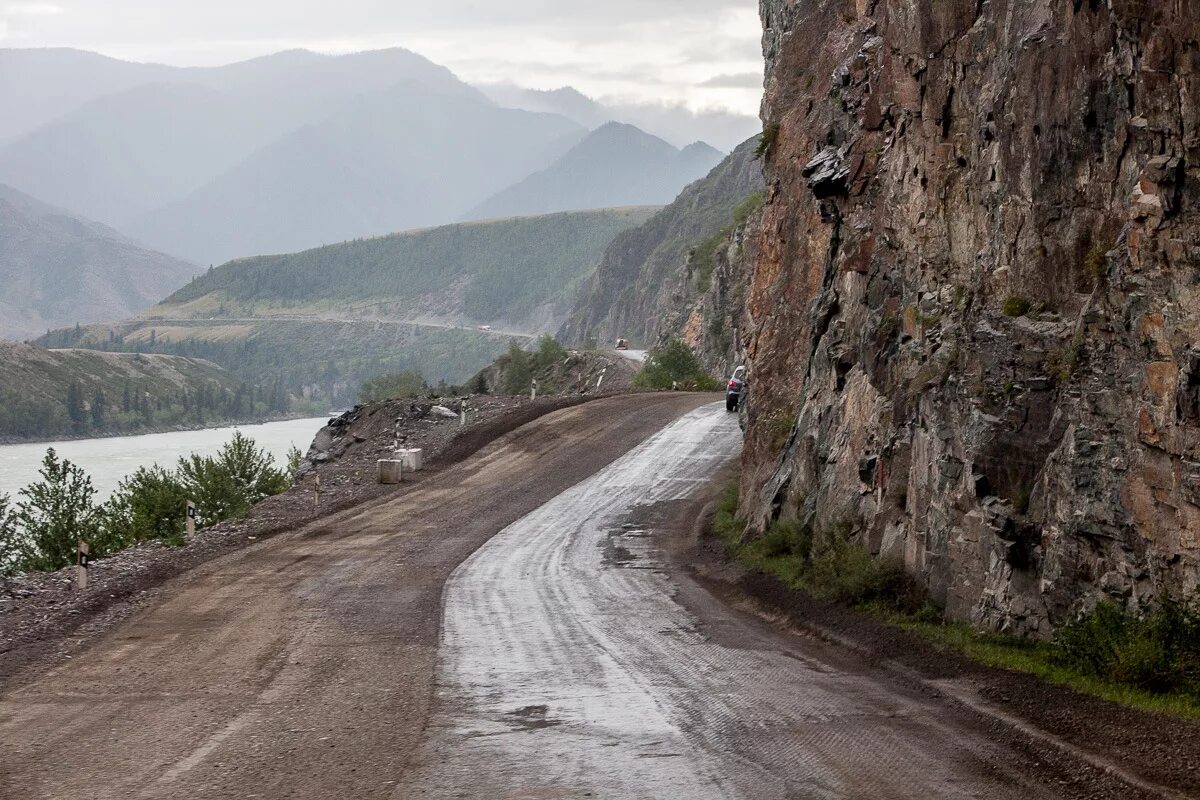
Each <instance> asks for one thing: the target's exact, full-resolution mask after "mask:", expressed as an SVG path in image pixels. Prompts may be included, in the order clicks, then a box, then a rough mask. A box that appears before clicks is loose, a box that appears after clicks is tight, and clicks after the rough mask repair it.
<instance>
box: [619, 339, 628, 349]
mask: <svg viewBox="0 0 1200 800" xmlns="http://www.w3.org/2000/svg"><path fill="white" fill-rule="evenodd" d="M617 349H618V350H628V349H629V340H628V339H617Z"/></svg>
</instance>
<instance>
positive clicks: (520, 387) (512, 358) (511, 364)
mask: <svg viewBox="0 0 1200 800" xmlns="http://www.w3.org/2000/svg"><path fill="white" fill-rule="evenodd" d="M501 366H502V368H503V373H504V378H503V381H502V383H503V384H504V385H503V390H504V394H525V393H527V392H528V391H529V388H530V386H531V385H532V384H533V359H532V358H531V357H530V355H529V353H527V352H525V350H524V349H523V348H522V347H521V345H520V344H518V343H517V342H516V340H514V341H512V342H511V343H509V345H508V354H507V355H505V356H504V357H503V358H502V359H501Z"/></svg>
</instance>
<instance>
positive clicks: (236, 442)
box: [178, 431, 289, 526]
mask: <svg viewBox="0 0 1200 800" xmlns="http://www.w3.org/2000/svg"><path fill="white" fill-rule="evenodd" d="M178 476H179V479H180V480H181V481H182V483H183V485H184V487H185V489H186V491H187V493H188V496H189V498H190V499H191V500H192V501H193V502H195V504H196V515H197V517H198V519H199V521H200V523H201V524H202V525H205V526H207V525H212V524H215V523H217V522H221V521H223V520H227V519H234V518H237V517H242V516H245V515H246V513H247V512H248V511H249V510H250V508H251V506H253V505H254V504H255V503H257V502H259V501H261V500H264V499H265V498H267V497H271V496H272V495H277V494H280V493H282V492H284V491H286V490H287V488H288V486H289V481H288V477H287V475H286V474H284V473H283V472H281V471H280V470H278V469H276V468H275V464H274V460H273V459H272V458H271V456H270V454H268V453H267V452H266V451H265V450H261V449H259V447H258V446H257V445H256V444H255V443H254V440H253V439H251V438H249V437H247V436H245V435H244V434H242V433H241V432H240V431H237V432H234V434H233V438H232V439H231V440H230V441H229V442H228V443H226V445H225V446H224V447H222V448H221V450H220V452H218V453H217V456H216V458H212V457H207V456H206V457H201V456H198V455H195V454H193V455H192V456H190V457H188V458H181V459H180V460H179V469H178Z"/></svg>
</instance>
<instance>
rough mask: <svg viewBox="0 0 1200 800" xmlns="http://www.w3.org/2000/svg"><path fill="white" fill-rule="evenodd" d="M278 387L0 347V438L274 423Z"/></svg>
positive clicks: (75, 353) (117, 358) (169, 362)
mask: <svg viewBox="0 0 1200 800" xmlns="http://www.w3.org/2000/svg"><path fill="white" fill-rule="evenodd" d="M287 410H288V399H287V396H286V394H285V393H284V391H283V388H282V385H281V384H280V383H279V382H278V381H275V382H263V381H257V380H250V379H247V380H241V379H238V378H235V377H234V376H233V375H231V374H229V373H228V372H226V371H225V370H223V369H221V368H220V367H218V366H217V365H215V364H213V363H210V362H208V361H202V360H198V359H190V358H177V357H175V356H165V355H142V354H116V353H98V352H94V351H90V350H42V349H38V348H36V347H33V346H30V345H25V344H7V343H3V342H0V439H7V440H21V439H47V438H53V437H59V436H80V435H97V434H108V433H122V432H136V431H142V430H154V429H160V428H171V427H177V426H180V425H199V424H210V423H217V422H222V421H234V420H237V421H240V420H249V419H256V418H264V417H269V416H278V415H279V414H283V413H285V412H286V411H287Z"/></svg>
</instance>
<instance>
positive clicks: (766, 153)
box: [754, 124, 779, 159]
mask: <svg viewBox="0 0 1200 800" xmlns="http://www.w3.org/2000/svg"><path fill="white" fill-rule="evenodd" d="M778 138H779V126H778V125H775V124H771V125H767V126H766V127H764V128H763V132H762V135H761V136H759V137H758V146H757V147H755V148H754V157H755V158H756V159H762V158H770V157H771V153H772V152H773V151H774V150H775V141H776V140H777V139H778Z"/></svg>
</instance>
